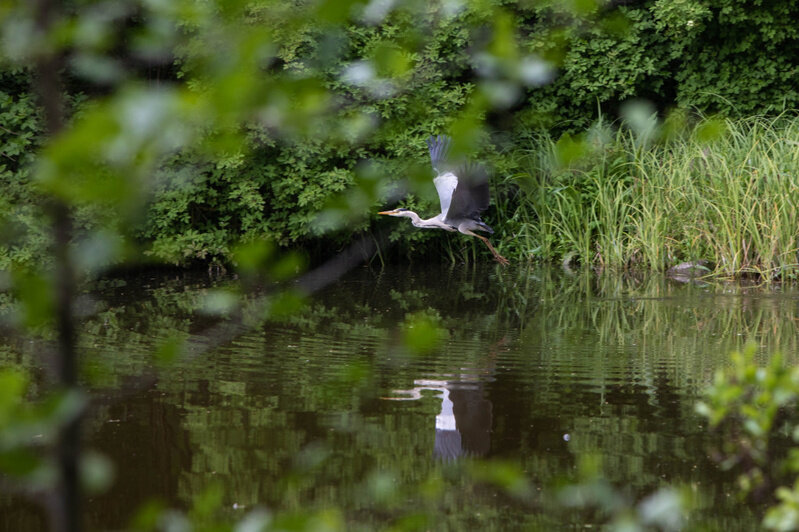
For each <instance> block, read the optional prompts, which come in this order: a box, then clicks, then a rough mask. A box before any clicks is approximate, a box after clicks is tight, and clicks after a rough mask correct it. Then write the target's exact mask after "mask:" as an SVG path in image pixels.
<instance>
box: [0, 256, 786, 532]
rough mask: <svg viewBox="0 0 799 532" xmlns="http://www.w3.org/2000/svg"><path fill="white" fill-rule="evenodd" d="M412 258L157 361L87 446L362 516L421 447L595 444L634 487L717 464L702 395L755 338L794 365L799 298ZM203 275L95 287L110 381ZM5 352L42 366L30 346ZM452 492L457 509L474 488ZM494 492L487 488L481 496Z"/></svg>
mask: <svg viewBox="0 0 799 532" xmlns="http://www.w3.org/2000/svg"><path fill="white" fill-rule="evenodd" d="M419 270H420V271H415V270H414V271H406V272H404V273H396V272H391V271H387V272H384V273H380V272H377V271H374V270H367V269H364V270H361V271H359V272H356V273H355V274H353V275H350V276H348V277H346V278H345V279H343V280H342V281H341V283H338V284H336V285H333V286H330V287H328V288H326V289H325V290H324V291H323V293H321V294H320V295H319V297H318V298H315V299H314V301H313V302H312V303H311V305H310V306H309V307H308V308H307V309H306V310H305V311H304V312H302V313H300V314H298V315H296V316H292V317H290V318H288V319H286V320H285V321H283V322H282V323H275V324H270V325H267V326H265V327H264V328H263V330H262V331H261V332H259V333H257V334H250V335H247V336H245V337H242V338H239V339H237V340H235V341H234V342H232V343H230V344H229V345H226V346H224V347H223V348H221V349H217V350H215V351H213V352H210V353H208V355H207V356H205V357H203V358H202V359H197V360H193V361H187V362H185V363H180V364H178V366H177V367H176V368H174V369H172V370H170V371H169V372H167V373H165V374H162V375H161V376H160V377H159V379H160V380H159V381H158V382H157V389H158V391H159V393H162V394H164V395H163V396H162V397H158V398H156V399H154V400H153V402H154V403H158V404H157V405H155V404H154V405H151V406H148V405H149V403H147V402H144V403H142V404H141V405H139V407H134V410H135V409H137V408H140V409H141V414H137V416H142V417H147V419H146V420H141V418H140V417H137V418H136V420H134V421H132V422H129V423H125V424H124V425H123V424H120V425H119V426H118V427H114V426H105V425H103V426H100V427H95V431H96V438H97V441H98V442H108V445H111V446H116V445H117V444H118V443H119V442H123V441H124V442H127V444H129V445H122V444H119V445H120V449H119V452H117V453H115V452H114V451H111V452H109V451H108V450H107V449H101V450H105V452H107V453H109V454H111V455H112V457H113V458H114V460H115V461H116V462H117V463H125V467H124V468H123V469H125V470H124V471H122V472H123V474H125V475H126V476H127V475H132V477H131V478H133V479H135V478H138V479H139V480H135V481H132V483H131V486H130V490H131V497H132V498H133V497H135V496H138V495H135V494H134V493H133V492H134V491H136V490H137V489H139V488H137V487H136V486H142V485H144V483H145V480H144V479H146V478H148V476H149V475H158V474H161V471H160V470H162V469H164V468H169V467H170V464H171V466H172V467H177V469H169V474H168V475H167V477H168V478H169V480H168V482H169V483H170V484H169V486H165V487H164V488H163V490H164V491H163V492H164V493H168V492H170V491H169V490H171V493H176V492H178V493H179V494H180V499H181V502H182V503H184V504H188V503H189V501H190V500H192V498H193V497H194V496H196V495H197V493H198V492H199V491H200V490H201V489H203V488H205V487H206V486H207V485H208V483H209V482H210V481H213V480H218V481H220V482H221V483H222V485H223V487H224V489H225V493H226V494H227V497H229V498H230V501H229V502H230V504H233V503H237V504H240V505H244V506H251V505H252V504H255V503H267V504H269V505H272V506H274V507H281V508H288V509H291V508H294V509H302V508H305V507H309V506H312V505H314V504H319V505H320V506H324V505H325V504H327V503H330V504H335V505H337V506H340V507H341V508H342V509H343V510H344V511H347V512H358V511H363V508H364V507H366V506H368V503H367V502H365V497H366V496H365V495H364V493H363V490H364V489H365V487H364V482H365V481H364V479H365V478H367V477H368V476H369V474H370V472H372V471H375V470H378V471H391V472H392V473H393V474H394V475H395V477H396V481H397V485H402V486H411V485H418V482H419V480H420V479H424V478H426V476H427V475H430V474H433V473H434V472H435V471H436V468H437V467H440V465H441V464H437V463H436V461H435V460H431V459H430V457H431V454H434V455H436V456H440V457H442V458H445V457H451V458H454V457H456V456H465V455H469V456H482V457H488V458H494V457H500V458H510V459H513V460H518V461H519V462H520V463H521V465H522V467H523V469H524V470H525V471H527V473H528V474H529V475H530V476H531V477H532V478H533V479H534V480H535V481H536V482H537V483H540V484H542V485H543V484H545V483H546V482H547V481H548V480H549V479H553V478H556V477H558V476H559V475H561V474H563V472H564V471H569V470H570V468H571V467H572V466H573V464H574V457H575V456H576V455H579V454H582V453H595V452H600V453H601V454H602V456H603V463H604V465H605V474H606V476H608V477H609V478H610V479H611V480H615V481H618V482H623V483H626V484H628V485H629V487H630V489H632V490H644V491H647V490H649V489H650V488H651V487H652V486H654V485H657V483H659V482H661V480H662V476H661V475H666V476H667V477H668V478H675V477H676V478H681V479H689V480H690V479H697V482H703V483H704V482H706V481H707V479H711V478H713V474H714V473H713V471H711V470H709V469H707V467H708V466H707V465H706V464H704V463H702V462H697V460H696V456H702V455H703V454H702V453H703V445H704V442H705V436H704V434H703V431H702V430H701V428H698V423H697V422H696V416H695V415H694V414H693V398H694V397H695V394H696V392H697V390H699V389H700V388H701V387H702V386H704V383H705V382H707V380H708V379H709V377H710V375H711V374H712V372H713V370H714V369H715V368H717V367H718V366H719V364H722V363H723V360H724V358H725V357H726V356H727V353H728V352H729V350H730V349H731V348H733V347H735V346H736V345H738V344H740V343H741V342H743V341H745V339H746V338H747V337H753V338H756V339H758V340H759V341H760V343H761V344H764V345H776V344H779V345H780V346H781V347H782V349H783V351H785V352H786V354H788V358H789V359H790V356H792V355H795V353H797V352H799V350H798V349H797V346H796V342H797V341H799V340H798V339H797V338H799V336H797V335H796V334H795V332H796V329H795V327H796V325H795V324H796V320H797V318H799V316H797V312H798V311H799V309H798V308H797V307H796V305H795V298H793V297H790V293H788V294H785V293H780V292H779V291H777V290H766V291H757V290H754V289H750V288H741V287H738V286H737V285H723V284H720V285H709V286H696V285H693V286H692V285H679V284H675V283H671V282H669V281H666V280H663V279H660V278H655V277H646V278H636V277H632V276H610V275H596V274H594V273H591V272H588V273H578V274H576V275H574V276H569V275H566V274H564V273H563V272H560V271H558V270H548V269H536V270H524V269H520V270H515V271H513V270H511V271H509V270H498V269H497V270H495V269H493V268H488V269H484V270H481V269H478V268H465V269H462V270H458V269H449V268H438V267H425V268H424V269H421V268H419ZM205 289H206V288H205V287H204V286H203V285H197V284H192V282H188V280H184V279H176V280H174V281H171V282H169V283H165V284H161V285H159V286H152V287H150V288H147V289H141V288H140V287H139V286H137V285H136V284H135V282H134V281H132V280H131V281H130V282H129V284H128V286H125V287H117V288H114V289H108V290H106V291H105V292H104V293H102V294H100V295H99V296H96V298H97V299H98V300H99V301H100V305H99V307H98V312H96V313H95V314H94V315H93V316H92V317H91V318H89V319H88V320H87V322H86V324H85V334H84V335H83V341H84V348H85V349H87V350H88V351H89V352H90V353H93V354H94V362H92V363H97V364H98V365H99V366H100V367H101V368H103V369H104V370H105V372H106V375H107V378H106V379H105V382H106V384H107V385H109V386H117V385H118V384H119V383H120V382H122V381H124V377H123V376H124V375H131V374H132V375H137V374H140V373H141V372H142V371H145V370H146V369H147V368H149V366H150V353H151V352H152V350H153V348H154V347H155V345H157V342H158V339H159V338H163V337H164V336H165V335H167V334H171V333H174V331H180V332H182V333H184V334H189V333H190V332H191V331H193V330H196V329H197V328H198V327H199V325H198V324H200V321H199V320H201V319H202V320H209V319H210V318H199V317H197V316H196V315H195V314H194V312H193V310H194V309H195V308H196V306H197V305H198V302H199V301H200V300H201V298H202V294H203V292H204V290H205ZM782 290H783V291H784V292H788V291H789V290H790V289H789V288H782ZM786 296H787V297H786ZM426 310H432V311H433V312H435V314H436V315H438V316H440V318H441V319H440V324H441V326H442V327H444V328H446V329H447V330H448V331H449V334H448V336H447V338H448V339H447V341H446V342H444V343H443V344H442V345H440V346H439V349H438V350H437V352H436V353H435V355H434V356H431V357H428V358H413V357H410V356H409V355H408V354H407V353H404V351H403V349H402V347H401V346H400V345H398V338H399V336H398V332H397V330H398V329H397V327H398V324H399V323H400V322H402V320H403V319H404V317H405V316H406V315H407V314H409V313H413V312H418V311H426ZM213 319H218V318H213ZM739 333H741V334H742V336H738V334H739ZM500 342H504V343H500ZM492 346H494V347H492ZM492 351H493V352H494V355H491V353H492ZM766 351H769V349H766ZM0 357H2V358H3V359H4V360H9V361H23V363H30V364H35V361H34V359H33V358H32V355H31V352H30V351H28V350H25V351H24V352H22V354H20V352H19V351H18V350H16V349H13V348H12V349H10V350H7V351H6V352H4V353H3V354H0ZM25 361H27V362H25ZM461 368H469V369H468V370H462V369H461ZM474 368H481V369H474ZM420 379H424V380H427V381H428V382H427V383H426V384H425V383H421V384H420V383H418V381H419V380H420ZM415 381H417V382H416V383H415V384H414V387H416V386H423V385H424V386H428V387H429V386H430V382H429V381H437V382H436V384H435V386H434V390H433V392H432V393H433V395H436V396H437V398H436V399H435V400H434V401H431V400H427V401H415V402H413V404H410V403H394V402H390V401H383V400H380V398H379V397H380V395H384V394H385V393H386V392H385V390H392V389H403V388H408V384H409V383H414V382H415ZM380 390H383V392H381V391H380ZM424 395H427V394H424ZM110 408H112V409H113V408H117V406H113V405H111V406H110ZM148 409H149V410H148ZM159 412H160V413H159ZM450 414H451V418H450V419H449V422H446V416H449V415H450ZM110 415H111V417H114V418H116V417H119V416H117V415H116V414H110ZM436 418H438V419H439V420H440V421H441V423H440V425H439V431H436V429H435V427H436V421H434V420H435V419H436ZM453 420H454V427H455V432H457V434H455V433H454V432H451V431H452V426H453V425H452V421H453ZM139 421H142V422H139ZM686 424H693V425H692V426H693V428H687V429H683V428H680V427H683V426H685V425H686ZM683 430H684V431H685V436H679V434H678V433H677V431H683ZM444 431H450V432H449V433H445V432H444ZM134 432H136V433H137V434H138V436H136V435H134ZM565 434H570V436H571V439H570V441H568V442H567V441H565V440H564V435H565ZM173 438H177V440H176V441H178V442H180V441H183V443H175V442H174V441H172V439H173ZM181 438H183V440H180V439H181ZM161 440H163V443H158V442H159V441H161ZM114 442H117V443H114ZM148 442H149V443H148ZM102 445H105V444H101V446H102ZM148 445H149V446H151V449H152V452H153V453H157V454H159V456H153V457H152V459H150V460H147V461H146V464H145V465H142V467H141V470H140V471H139V470H137V471H132V470H131V471H128V469H127V466H128V465H130V467H131V468H133V467H134V466H133V464H135V463H136V462H135V461H127V462H126V461H125V457H124V456H123V454H125V453H126V452H128V451H123V449H126V448H127V449H133V448H134V447H139V446H141V447H147V446H148ZM162 445H163V447H162ZM169 446H171V447H169ZM298 451H301V452H300V456H301V458H299V459H298V458H296V456H297V453H298ZM130 452H133V451H130ZM179 464H182V465H179ZM178 466H179V467H178ZM137 474H140V476H139V477H137V476H136V475H137ZM164 482H167V480H164ZM175 482H177V483H178V487H177V489H174V488H175V486H174V483H175ZM125 484H126V481H125V480H124V479H121V481H120V484H118V487H117V488H114V489H120V490H123V491H124V490H126V489H127V488H126V487H125ZM702 485H704V484H702ZM160 490H161V488H160V487H156V489H155V490H154V491H160ZM456 491H457V494H456V495H453V496H452V498H451V499H450V501H451V502H452V504H454V505H458V504H461V503H463V502H464V501H466V500H467V499H468V498H469V496H470V495H469V493H470V492H469V489H467V488H465V487H464V486H459V487H457V488H456ZM367 498H368V497H367ZM711 499H713V500H716V499H717V498H716V497H715V496H712V497H711ZM225 502H226V503H227V502H228V501H225ZM491 504H493V503H491V502H490V497H489V496H488V495H486V498H485V500H479V501H476V502H473V506H477V507H480V506H481V505H482V507H481V509H483V510H486V511H488V509H489V508H491ZM464 507H465V506H464ZM109 511H110V510H109ZM509 515H514V514H513V512H510V513H509ZM373 517H374V516H373ZM365 519H367V520H368V519H369V517H365ZM375 519H377V518H376V517H375Z"/></svg>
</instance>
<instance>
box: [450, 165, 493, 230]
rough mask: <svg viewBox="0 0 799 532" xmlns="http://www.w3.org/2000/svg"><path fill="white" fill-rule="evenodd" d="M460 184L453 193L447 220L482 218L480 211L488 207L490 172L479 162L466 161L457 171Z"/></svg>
mask: <svg viewBox="0 0 799 532" xmlns="http://www.w3.org/2000/svg"><path fill="white" fill-rule="evenodd" d="M456 174H457V176H458V186H456V187H455V192H453V193H452V201H451V202H450V205H449V209H448V211H447V214H446V218H445V221H455V220H464V219H470V220H478V221H479V220H480V213H481V212H483V211H484V210H486V209H487V208H488V203H489V191H488V172H486V170H485V168H483V167H482V166H481V165H479V164H474V163H466V164H463V165H461V166H460V167H459V168H458V170H457V172H456Z"/></svg>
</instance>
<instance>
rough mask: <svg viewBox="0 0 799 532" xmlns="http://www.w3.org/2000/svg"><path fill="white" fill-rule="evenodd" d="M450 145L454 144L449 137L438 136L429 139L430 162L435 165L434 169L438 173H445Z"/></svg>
mask: <svg viewBox="0 0 799 532" xmlns="http://www.w3.org/2000/svg"><path fill="white" fill-rule="evenodd" d="M450 144H452V139H451V138H449V137H448V136H447V135H436V136H435V137H430V138H429V139H427V147H428V148H430V162H432V163H433V169H434V170H435V171H436V172H437V173H441V172H442V171H443V165H444V163H445V162H446V161H447V154H448V153H449V146H450Z"/></svg>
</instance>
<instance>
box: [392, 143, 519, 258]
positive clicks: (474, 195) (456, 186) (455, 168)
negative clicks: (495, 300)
mask: <svg viewBox="0 0 799 532" xmlns="http://www.w3.org/2000/svg"><path fill="white" fill-rule="evenodd" d="M451 144H452V139H450V138H449V137H447V136H446V135H438V136H437V137H430V138H429V139H428V140H427V147H428V148H429V150H430V161H431V162H432V163H433V170H435V172H436V177H435V178H434V179H433V183H434V184H435V186H436V190H437V191H438V199H439V202H440V203H441V214H438V215H436V216H433V217H432V218H428V219H427V220H423V219H422V218H421V217H420V216H419V215H418V214H416V213H415V212H413V211H410V210H408V209H394V210H391V211H383V212H379V213H378V214H386V215H388V216H402V217H405V218H410V219H411V223H413V225H414V227H422V228H436V229H443V230H445V231H460V232H461V233H463V234H465V235H469V236H473V237H476V238H479V239H480V240H482V241H483V242H484V243H485V245H486V246H488V249H489V250H490V251H491V254H492V255H494V259H495V260H496V261H497V262H499V263H500V264H502V265H503V266H506V265H508V259H506V258H505V257H503V256H502V255H500V254H499V253H498V252H497V250H496V249H494V246H492V245H491V242H489V241H488V239H487V238H486V237H484V236H482V235H478V234H477V233H475V231H483V232H486V233H489V234H493V233H494V230H493V229H491V227H489V226H488V225H487V224H486V223H484V222H483V220H481V219H480V213H481V212H483V211H484V210H486V209H487V208H488V202H489V192H488V173H487V172H486V171H485V169H484V168H483V167H482V166H481V165H478V164H475V163H472V162H466V163H462V164H458V165H453V164H452V163H451V162H450V161H449V160H448V157H449V148H450V145H451Z"/></svg>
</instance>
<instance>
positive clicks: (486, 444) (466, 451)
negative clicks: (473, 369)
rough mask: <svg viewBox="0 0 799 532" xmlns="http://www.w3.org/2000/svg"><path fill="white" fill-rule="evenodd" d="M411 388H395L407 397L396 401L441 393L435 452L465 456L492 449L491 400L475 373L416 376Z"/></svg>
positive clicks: (447, 456) (441, 455) (438, 455)
mask: <svg viewBox="0 0 799 532" xmlns="http://www.w3.org/2000/svg"><path fill="white" fill-rule="evenodd" d="M413 384H414V387H413V388H411V389H410V390H394V393H395V394H397V395H401V396H404V397H386V398H385V399H389V400H393V401H411V400H415V399H420V398H421V397H422V392H423V391H426V390H430V391H434V392H437V393H438V397H439V398H440V399H441V411H440V412H439V413H438V414H437V415H436V423H435V427H436V440H435V445H434V447H433V456H434V457H436V458H438V459H441V460H455V459H457V458H460V457H462V456H483V455H485V454H487V453H488V451H489V450H490V449H491V423H492V406H491V401H489V400H487V399H486V398H485V397H484V391H483V384H482V382H481V381H480V380H479V378H478V379H475V378H474V376H470V377H467V378H464V379H462V380H438V379H417V380H414V381H413Z"/></svg>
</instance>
